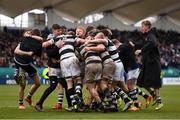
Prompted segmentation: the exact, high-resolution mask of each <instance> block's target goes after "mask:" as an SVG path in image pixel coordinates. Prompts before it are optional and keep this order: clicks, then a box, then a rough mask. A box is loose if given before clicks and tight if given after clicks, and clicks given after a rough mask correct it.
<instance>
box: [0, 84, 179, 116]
mask: <svg viewBox="0 0 180 120" xmlns="http://www.w3.org/2000/svg"><path fill="white" fill-rule="evenodd" d="M29 87H30V86H27V88H29ZM46 87H47V86H45V85H42V86H41V87H40V89H39V90H38V91H37V93H36V94H35V95H34V96H33V101H34V102H36V101H37V100H38V99H39V98H40V96H41V95H42V92H43V91H44V89H45V88H46ZM18 88H19V87H18V86H17V85H0V119H180V86H163V88H162V89H161V96H162V100H163V103H164V107H163V109H161V110H158V111H156V110H154V107H152V106H150V107H149V108H147V109H146V108H145V107H144V106H143V108H142V110H140V111H136V112H122V111H119V112H117V113H97V112H88V113H75V112H66V111H65V110H64V109H63V110H60V111H59V110H53V109H51V106H52V105H53V104H54V103H56V102H57V96H56V95H57V90H56V91H54V92H53V94H51V95H50V96H49V97H48V98H47V100H46V101H45V103H44V112H36V111H35V110H34V108H32V107H29V106H28V105H27V104H26V109H25V110H18ZM27 88H26V94H27V90H28V89H27ZM85 98H86V95H85ZM140 100H141V101H142V103H144V99H140ZM63 107H64V108H65V107H66V100H64V105H63ZM120 110H121V108H120Z"/></svg>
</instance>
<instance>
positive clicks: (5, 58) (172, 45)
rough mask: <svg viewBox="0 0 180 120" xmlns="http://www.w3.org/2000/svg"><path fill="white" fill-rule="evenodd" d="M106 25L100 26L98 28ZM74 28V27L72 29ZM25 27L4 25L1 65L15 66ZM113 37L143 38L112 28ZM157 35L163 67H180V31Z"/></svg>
mask: <svg viewBox="0 0 180 120" xmlns="http://www.w3.org/2000/svg"><path fill="white" fill-rule="evenodd" d="M101 28H104V26H98V29H101ZM71 30H73V29H71ZM50 31H51V30H50V29H48V28H45V29H43V30H42V31H41V32H42V37H43V38H46V37H47V35H48V34H49V33H50ZM23 32H24V30H23V29H15V28H13V29H12V28H7V27H4V28H3V30H2V31H0V67H13V66H14V62H13V57H14V49H15V47H16V46H17V44H18V43H19V42H20V41H22V40H23V37H22V34H23ZM112 33H113V36H112V39H118V40H119V41H121V42H125V41H126V40H127V39H132V40H133V41H134V42H138V41H140V40H141V38H140V34H141V33H140V32H139V31H138V30H135V31H119V30H112ZM157 36H158V39H159V45H160V54H161V66H162V68H163V69H165V68H168V67H175V68H178V69H180V33H178V32H175V31H164V30H157ZM46 63H47V56H46V54H45V53H43V54H42V56H41V57H37V58H36V61H34V64H35V65H36V66H37V67H45V66H46V65H47V64H46Z"/></svg>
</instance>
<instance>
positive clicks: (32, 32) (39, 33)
mask: <svg viewBox="0 0 180 120" xmlns="http://www.w3.org/2000/svg"><path fill="white" fill-rule="evenodd" d="M31 34H32V35H37V36H41V31H40V30H39V29H37V28H34V29H32V30H31Z"/></svg>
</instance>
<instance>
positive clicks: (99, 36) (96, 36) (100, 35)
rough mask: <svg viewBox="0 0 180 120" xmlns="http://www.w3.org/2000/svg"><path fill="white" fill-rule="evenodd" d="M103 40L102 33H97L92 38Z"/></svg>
mask: <svg viewBox="0 0 180 120" xmlns="http://www.w3.org/2000/svg"><path fill="white" fill-rule="evenodd" d="M104 38H105V35H104V33H102V32H98V33H97V34H96V35H95V37H94V39H104Z"/></svg>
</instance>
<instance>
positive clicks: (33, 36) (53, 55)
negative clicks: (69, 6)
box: [14, 24, 155, 112]
mask: <svg viewBox="0 0 180 120" xmlns="http://www.w3.org/2000/svg"><path fill="white" fill-rule="evenodd" d="M111 36H112V32H111V30H109V29H102V30H98V29H96V28H95V27H92V26H89V27H87V28H85V27H83V26H78V27H77V28H76V30H75V32H73V31H66V29H64V27H61V26H59V25H58V24H54V25H53V26H52V34H50V35H49V36H48V37H47V39H46V40H44V39H43V38H42V37H40V32H39V30H38V29H32V30H29V31H26V32H25V33H24V40H23V41H22V42H21V43H19V45H18V46H17V47H16V49H15V51H14V52H15V58H14V62H15V64H16V73H15V80H16V82H17V83H18V84H20V91H19V109H21V110H22V109H25V106H24V103H23V99H25V101H27V102H28V103H29V105H32V99H31V98H32V95H33V94H34V93H35V91H36V90H37V89H38V88H39V86H40V79H39V75H38V73H37V71H36V68H35V66H34V65H33V58H34V56H41V53H42V51H43V49H44V51H45V52H46V54H47V57H48V63H47V65H48V77H49V80H50V85H49V87H48V88H47V89H46V90H45V91H44V93H43V94H42V96H41V98H40V99H39V100H38V101H37V103H36V104H35V109H36V110H37V111H43V103H44V101H45V99H46V98H47V97H48V96H49V94H50V93H52V91H54V90H55V89H56V88H58V103H57V104H55V105H54V106H53V108H54V109H62V102H63V96H64V90H65V93H66V99H67V103H68V107H67V108H65V109H66V110H67V111H81V112H83V111H88V110H90V109H93V110H95V111H103V112H117V111H118V110H119V108H118V105H117V103H118V102H117V101H118V100H119V99H121V100H122V101H123V103H124V106H123V108H122V111H128V110H133V111H137V110H139V109H140V108H141V107H142V106H141V102H140V101H139V100H138V95H141V96H142V97H143V98H144V99H145V104H146V107H148V106H149V104H150V102H151V101H152V99H153V98H154V97H155V93H154V92H151V93H150V94H148V95H147V94H146V93H144V92H143V91H141V89H140V88H138V87H136V80H137V78H138V75H139V71H140V70H139V66H138V64H137V61H136V55H135V44H134V43H133V42H132V41H128V40H127V41H126V42H125V43H120V42H119V41H118V40H117V39H111ZM24 73H28V75H29V77H31V79H32V80H33V82H34V84H33V85H32V87H31V89H30V91H29V93H28V95H27V97H25V98H24V89H25V86H26V82H24V80H23V79H25V75H24ZM82 87H86V90H87V91H88V99H87V100H86V101H84V100H83V92H82Z"/></svg>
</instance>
